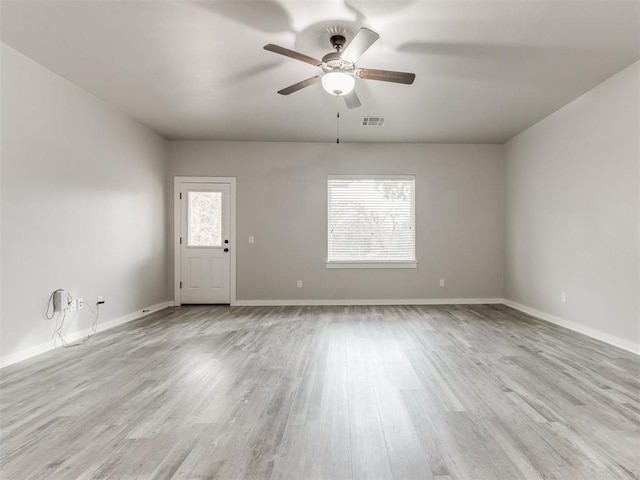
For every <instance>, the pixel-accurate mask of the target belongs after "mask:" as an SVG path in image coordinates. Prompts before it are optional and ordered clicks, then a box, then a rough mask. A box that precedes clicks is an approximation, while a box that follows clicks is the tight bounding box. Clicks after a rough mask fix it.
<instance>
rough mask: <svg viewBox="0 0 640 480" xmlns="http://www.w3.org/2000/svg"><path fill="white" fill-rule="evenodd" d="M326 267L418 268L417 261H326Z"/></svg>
mask: <svg viewBox="0 0 640 480" xmlns="http://www.w3.org/2000/svg"><path fill="white" fill-rule="evenodd" d="M326 266H327V268H418V262H415V261H414V262H411V261H409V262H393V261H388V262H385V261H382V262H335V261H334V262H329V261H327V262H326Z"/></svg>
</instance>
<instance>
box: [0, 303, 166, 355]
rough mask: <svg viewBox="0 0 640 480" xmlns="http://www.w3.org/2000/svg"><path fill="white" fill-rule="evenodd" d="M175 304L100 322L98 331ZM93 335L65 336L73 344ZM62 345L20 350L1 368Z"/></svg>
mask: <svg viewBox="0 0 640 480" xmlns="http://www.w3.org/2000/svg"><path fill="white" fill-rule="evenodd" d="M172 303H173V302H162V303H158V304H156V305H152V306H150V307H147V308H143V309H142V310H138V311H136V312H132V313H129V314H127V315H123V316H121V317H118V318H114V319H112V320H109V321H107V322H102V323H101V322H98V328H97V330H96V331H98V332H102V331H104V330H108V329H110V328H113V327H117V326H118V325H122V324H123V323H128V322H130V321H132V320H136V319H138V318H142V317H144V316H146V315H150V314H152V313H154V312H157V311H159V310H162V309H164V308H167V307H169V306H171V304H172ZM89 333H91V330H90V329H88V328H86V329H83V330H78V331H75V332H70V333H69V334H65V337H66V338H65V340H66V341H67V342H69V343H73V342H75V341H78V340H81V339H83V338H86V337H87V335H89ZM59 346H60V345H59V344H57V343H56V344H55V345H54V342H53V340H51V341H49V342H46V343H41V344H40V345H36V346H34V347H31V348H27V349H25V350H20V351H19V352H15V353H12V354H10V355H7V356H6V357H2V358H0V368H4V367H8V366H9V365H13V364H14V363H17V362H20V361H22V360H26V359H27V358H31V357H35V356H36V355H40V354H41V353H44V352H48V351H49V350H53V349H54V348H58V347H59Z"/></svg>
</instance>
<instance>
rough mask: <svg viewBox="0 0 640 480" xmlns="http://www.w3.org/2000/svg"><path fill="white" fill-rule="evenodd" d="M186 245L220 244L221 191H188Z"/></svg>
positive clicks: (208, 245)
mask: <svg viewBox="0 0 640 480" xmlns="http://www.w3.org/2000/svg"><path fill="white" fill-rule="evenodd" d="M187 205H188V209H187V211H188V228H187V246H189V247H220V246H222V192H188V194H187Z"/></svg>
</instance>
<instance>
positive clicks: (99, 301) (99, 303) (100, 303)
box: [96, 295, 104, 305]
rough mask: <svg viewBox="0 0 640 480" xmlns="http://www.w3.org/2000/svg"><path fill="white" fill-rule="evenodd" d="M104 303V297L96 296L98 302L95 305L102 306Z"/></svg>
mask: <svg viewBox="0 0 640 480" xmlns="http://www.w3.org/2000/svg"><path fill="white" fill-rule="evenodd" d="M103 303H104V297H103V296H102V295H98V300H96V304H97V305H102V304H103Z"/></svg>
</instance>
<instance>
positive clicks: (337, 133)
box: [336, 95, 340, 143]
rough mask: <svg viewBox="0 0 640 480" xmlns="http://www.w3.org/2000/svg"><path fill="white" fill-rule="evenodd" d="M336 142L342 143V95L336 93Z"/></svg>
mask: <svg viewBox="0 0 640 480" xmlns="http://www.w3.org/2000/svg"><path fill="white" fill-rule="evenodd" d="M336 143H340V95H336Z"/></svg>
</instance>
